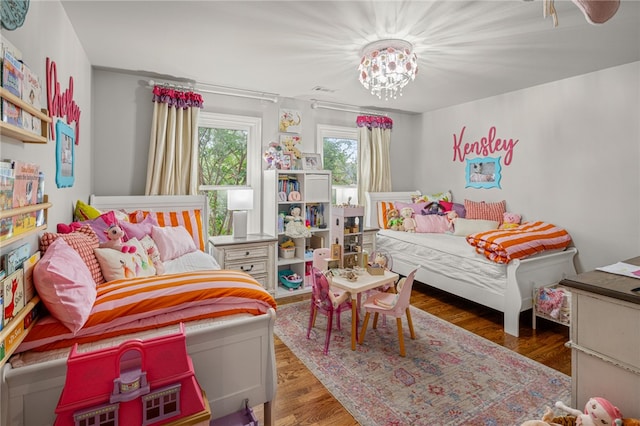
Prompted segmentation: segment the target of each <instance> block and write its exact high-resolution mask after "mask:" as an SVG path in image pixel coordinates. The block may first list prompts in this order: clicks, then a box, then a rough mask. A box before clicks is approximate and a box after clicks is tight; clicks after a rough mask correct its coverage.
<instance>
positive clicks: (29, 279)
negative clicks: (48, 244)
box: [22, 251, 40, 302]
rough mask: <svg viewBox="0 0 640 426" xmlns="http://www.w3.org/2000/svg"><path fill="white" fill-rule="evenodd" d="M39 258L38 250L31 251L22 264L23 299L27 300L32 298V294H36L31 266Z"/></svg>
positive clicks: (34, 264)
mask: <svg viewBox="0 0 640 426" xmlns="http://www.w3.org/2000/svg"><path fill="white" fill-rule="evenodd" d="M39 260H40V252H39V251H37V252H35V253H33V254H32V255H31V256H30V257H29V258H28V259H27V260H25V261H24V263H23V264H22V270H23V271H24V300H25V302H28V301H29V300H31V299H33V296H35V295H36V287H35V284H34V282H33V268H34V267H35V266H36V263H38V261H39Z"/></svg>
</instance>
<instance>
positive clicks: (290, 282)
mask: <svg viewBox="0 0 640 426" xmlns="http://www.w3.org/2000/svg"><path fill="white" fill-rule="evenodd" d="M292 276H297V278H296V279H291V277H292ZM278 280H279V281H280V284H282V285H283V286H285V287H286V288H291V289H296V288H299V287H301V286H302V284H303V281H304V279H303V277H301V276H299V275H296V274H295V273H294V272H293V271H292V270H291V269H284V270H282V271H278Z"/></svg>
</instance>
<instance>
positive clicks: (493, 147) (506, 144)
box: [453, 126, 519, 166]
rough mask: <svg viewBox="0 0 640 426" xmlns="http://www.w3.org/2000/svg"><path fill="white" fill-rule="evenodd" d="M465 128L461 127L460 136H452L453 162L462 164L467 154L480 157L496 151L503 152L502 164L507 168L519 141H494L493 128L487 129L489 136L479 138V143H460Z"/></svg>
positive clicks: (498, 139)
mask: <svg viewBox="0 0 640 426" xmlns="http://www.w3.org/2000/svg"><path fill="white" fill-rule="evenodd" d="M465 129H466V126H463V127H462V130H460V134H459V135H456V134H455V133H454V134H453V161H456V160H458V161H460V162H463V161H464V158H465V157H466V156H467V155H469V154H476V155H481V156H485V157H486V156H487V155H490V154H493V153H494V152H496V151H504V152H505V155H504V164H505V166H508V165H509V164H511V160H512V159H513V148H514V147H515V146H516V144H517V143H518V141H519V139H516V140H513V139H500V138H497V139H496V128H495V126H493V127H491V128H490V129H489V134H488V135H487V136H486V137H483V138H481V139H480V140H479V141H475V142H472V143H468V142H467V143H464V144H463V143H462V137H463V136H464V130H465Z"/></svg>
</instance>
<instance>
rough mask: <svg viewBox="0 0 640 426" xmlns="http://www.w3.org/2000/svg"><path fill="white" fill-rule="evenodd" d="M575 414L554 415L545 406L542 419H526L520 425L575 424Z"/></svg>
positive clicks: (572, 425)
mask: <svg viewBox="0 0 640 426" xmlns="http://www.w3.org/2000/svg"><path fill="white" fill-rule="evenodd" d="M575 424H576V418H575V416H554V415H553V410H552V409H551V407H547V408H546V410H545V412H544V415H543V416H542V420H527V421H526V422H524V423H522V424H521V425H520V426H575Z"/></svg>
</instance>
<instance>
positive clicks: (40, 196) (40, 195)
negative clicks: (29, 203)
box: [36, 172, 44, 226]
mask: <svg viewBox="0 0 640 426" xmlns="http://www.w3.org/2000/svg"><path fill="white" fill-rule="evenodd" d="M36 203H37V204H42V203H44V173H43V172H40V173H38V190H37V191H36ZM42 225H44V209H42V210H38V211H37V212H36V226H42Z"/></svg>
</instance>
